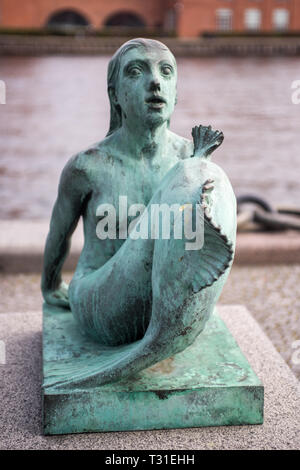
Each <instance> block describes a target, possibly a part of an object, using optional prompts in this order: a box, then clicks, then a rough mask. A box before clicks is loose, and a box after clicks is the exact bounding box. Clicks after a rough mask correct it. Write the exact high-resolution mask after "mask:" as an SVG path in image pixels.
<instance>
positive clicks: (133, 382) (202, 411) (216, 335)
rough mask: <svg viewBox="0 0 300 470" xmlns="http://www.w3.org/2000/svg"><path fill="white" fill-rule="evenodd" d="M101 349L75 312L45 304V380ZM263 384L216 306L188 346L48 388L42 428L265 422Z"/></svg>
mask: <svg viewBox="0 0 300 470" xmlns="http://www.w3.org/2000/svg"><path fill="white" fill-rule="evenodd" d="M99 354H101V348H99V346H98V345H97V343H95V342H92V341H90V340H89V339H87V338H85V337H83V336H81V334H80V333H79V331H78V329H77V325H76V324H75V321H74V319H73V316H72V314H71V313H68V312H67V313H66V312H65V311H63V310H60V309H55V308H49V306H45V307H44V313H43V370H44V383H49V377H50V375H51V374H52V373H53V370H54V368H55V369H57V370H59V368H60V367H63V369H64V370H66V368H67V369H68V368H71V369H72V368H74V370H76V371H79V368H81V367H88V365H89V363H90V362H91V361H92V362H93V363H94V362H95V358H97V356H98V355H99ZM263 403H264V388H263V385H262V383H261V382H260V380H259V379H258V378H257V376H256V375H255V373H254V372H253V370H252V368H251V366H250V365H249V363H248V361H247V360H246V358H245V357H244V355H243V354H242V352H241V350H240V348H239V347H238V345H237V343H236V342H235V340H234V338H233V336H232V335H231V333H230V332H229V330H228V328H227V327H226V325H225V324H224V322H223V321H222V320H221V318H220V317H219V316H218V314H217V313H216V312H215V313H214V315H212V317H211V318H210V320H209V321H208V323H207V325H206V327H205V330H204V331H203V333H202V334H201V335H200V336H199V337H198V338H197V340H196V341H195V343H194V344H193V345H192V346H190V347H189V348H188V349H186V350H185V351H183V352H182V353H180V354H177V355H176V356H174V357H171V358H169V359H166V360H164V361H162V362H160V363H158V364H156V365H155V366H153V367H151V368H149V369H146V370H144V371H142V372H141V373H139V374H137V375H135V376H134V377H132V378H131V379H130V380H129V379H127V380H122V381H120V382H117V383H114V384H107V385H104V386H100V387H94V388H87V389H85V388H78V389H75V390H72V391H69V390H68V391H67V390H66V391H63V390H62V391H59V392H58V391H57V390H55V388H51V387H48V388H46V390H45V391H44V393H43V414H44V433H45V434H67V433H82V432H95V431H128V430H130V431H131V430H147V429H148V430H149V429H168V428H190V427H201V426H223V425H244V424H261V423H262V422H263Z"/></svg>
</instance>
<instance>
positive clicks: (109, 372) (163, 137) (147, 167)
mask: <svg viewBox="0 0 300 470" xmlns="http://www.w3.org/2000/svg"><path fill="white" fill-rule="evenodd" d="M176 83H177V66H176V61H175V58H174V56H173V54H172V53H171V51H170V50H169V49H168V48H167V47H166V46H165V45H164V44H162V43H161V42H159V41H156V40H150V39H134V40H130V41H128V42H126V43H125V44H123V45H122V46H121V47H120V49H119V50H118V51H117V52H116V53H115V54H114V56H113V57H112V59H111V61H110V63H109V67H108V94H109V100H110V107H111V119H110V129H109V132H108V134H107V136H106V137H105V139H104V140H102V141H101V142H99V143H97V144H95V145H93V146H91V147H90V148H88V149H87V150H85V151H83V152H80V153H78V154H77V155H75V156H74V157H73V158H71V160H69V162H68V163H67V165H66V166H65V168H64V170H63V172H62V175H61V179H60V183H59V189H58V196H57V200H56V202H55V205H54V208H53V213H52V217H51V223H50V230H49V234H48V237H47V242H46V247H45V255H44V268H43V274H42V292H43V296H44V299H45V302H46V303H47V304H50V305H54V306H57V307H62V308H65V309H71V311H72V314H73V316H74V318H75V319H76V322H77V324H78V328H80V329H81V331H82V333H83V334H84V335H88V336H90V338H91V339H92V340H93V341H96V342H97V343H98V344H99V356H98V357H97V358H92V359H91V360H90V362H89V363H88V364H87V363H86V362H85V364H82V365H81V363H80V358H79V360H78V365H77V367H76V370H73V369H68V368H66V370H65V371H64V373H62V372H61V369H60V371H55V370H54V371H53V374H52V375H51V377H50V378H48V381H47V383H45V384H44V387H45V388H47V387H55V388H56V389H61V390H64V389H76V388H81V387H91V386H100V385H103V384H106V383H109V382H114V381H118V380H121V379H124V378H125V379H126V378H128V377H131V376H132V375H134V374H136V373H138V372H139V371H141V370H143V369H145V368H148V367H150V366H152V365H153V364H155V363H157V362H159V361H161V360H163V359H166V358H168V357H170V356H172V355H174V354H177V353H179V352H181V351H183V350H184V349H185V348H187V347H188V346H189V345H191V344H192V343H193V341H194V340H195V338H196V337H197V336H198V335H199V334H200V333H201V331H202V330H203V328H204V326H205V323H206V321H207V320H208V318H209V317H210V315H211V313H212V312H213V310H214V307H215V305H216V302H217V301H218V298H219V296H220V293H221V290H222V288H223V286H224V283H225V282H226V279H227V276H228V274H229V271H230V267H231V264H232V261H233V256H234V249H235V236H236V200H235V196H234V193H233V190H232V187H231V184H230V182H229V180H228V178H227V176H226V175H225V173H224V172H223V171H222V169H221V168H220V167H219V166H217V165H216V164H214V163H212V162H211V161H210V155H211V153H212V152H213V151H214V150H215V149H216V148H217V147H218V146H219V145H220V144H221V143H222V141H223V134H222V132H219V131H213V130H212V129H211V127H205V126H196V127H194V129H193V131H192V135H193V142H192V141H189V140H187V139H185V138H183V137H180V136H178V135H176V134H175V133H173V132H171V131H170V130H169V124H170V118H171V115H172V112H173V110H174V107H175V105H176V101H177V92H176ZM125 196H126V200H127V202H128V205H129V206H130V207H132V206H136V205H141V207H144V208H145V209H144V210H140V213H139V217H138V218H137V219H136V221H135V224H133V225H132V222H133V220H132V215H131V216H130V214H129V215H128V216H127V218H126V220H124V217H123V216H122V215H121V213H120V210H119V201H120V197H125ZM106 205H109V207H114V208H116V209H115V219H116V229H115V231H114V232H113V233H109V230H108V231H107V236H105V234H104V236H103V233H102V235H101V236H100V237H99V230H97V227H98V228H99V223H100V225H101V224H102V225H101V226H102V227H103V226H104V225H105V223H106V222H107V221H108V217H107V216H106V215H105V214H106V213H105V212H101V211H99V207H106ZM172 205H175V206H176V207H177V208H179V209H178V214H179V215H182V216H183V215H184V214H185V213H186V212H188V211H186V208H187V206H188V207H189V208H191V210H190V212H189V215H190V221H191V223H192V224H194V222H195V220H196V219H195V217H196V215H197V211H198V213H200V219H199V220H201V222H202V223H201V224H200V225H199V227H198V229H197V230H198V231H199V230H202V235H203V240H202V244H201V247H196V248H195V247H192V248H191V249H187V241H188V240H187V238H186V237H185V236H182V237H181V238H179V237H177V236H176V234H175V229H176V227H175V225H176V224H175V223H174V220H175V215H174V219H173V222H172V223H170V236H169V237H164V236H162V234H161V232H160V231H158V233H156V236H155V237H152V236H150V235H151V233H152V232H151V233H150V228H149V224H148V225H147V223H146V222H147V218H148V217H149V213H150V212H151V208H152V207H154V206H155V207H157V206H159V207H162V206H163V207H173V206H172ZM175 206H174V207H175ZM107 207H108V206H107ZM139 207H140V206H139ZM178 214H177V216H178ZM81 216H82V219H83V224H84V246H83V249H82V252H81V255H80V258H79V261H78V265H77V268H76V271H75V274H74V276H73V279H72V281H71V283H70V286H69V287H68V286H67V285H66V284H65V283H64V282H63V281H62V277H61V271H62V266H63V263H64V260H65V258H66V256H67V254H68V251H69V246H70V240H71V236H72V233H73V232H74V230H75V228H76V225H77V223H78V220H79V218H80V217H81ZM177 216H176V217H177ZM187 219H188V217H187ZM176 220H180V223H181V224H182V230H183V232H182V233H185V232H184V227H183V225H184V220H185V218H184V217H182V218H181V219H178V217H177V219H176ZM130 225H131V226H132V229H131V232H130V235H132V234H133V235H135V236H127V237H125V236H123V235H124V234H123V232H124V228H125V232H126V230H127V229H128V227H129V226H130ZM177 226H178V224H177ZM141 227H148V229H149V233H146V235H149V236H141V233H139V231H140V232H141ZM177 228H178V227H177ZM146 230H147V228H146ZM144 232H145V230H144ZM194 233H196V231H195V232H194ZM108 235H111V236H108ZM144 235H145V233H144Z"/></svg>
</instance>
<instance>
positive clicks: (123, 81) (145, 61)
mask: <svg viewBox="0 0 300 470" xmlns="http://www.w3.org/2000/svg"><path fill="white" fill-rule="evenodd" d="M176 82H177V67H176V62H175V59H174V57H173V56H172V54H171V53H170V52H169V51H167V50H166V51H164V50H163V49H159V48H157V49H155V48H149V49H145V48H143V47H139V48H134V49H130V50H129V51H127V52H126V53H125V54H124V56H123V57H122V59H121V64H120V74H119V80H118V84H117V89H116V90H115V95H116V96H115V98H116V100H117V103H118V104H119V106H120V107H121V109H122V120H126V119H127V120H130V121H131V124H134V123H135V122H140V121H141V120H142V122H144V123H145V124H146V125H149V127H152V126H156V125H160V124H162V123H163V122H165V121H168V120H169V119H170V117H171V114H172V112H173V111H174V106H175V101H176Z"/></svg>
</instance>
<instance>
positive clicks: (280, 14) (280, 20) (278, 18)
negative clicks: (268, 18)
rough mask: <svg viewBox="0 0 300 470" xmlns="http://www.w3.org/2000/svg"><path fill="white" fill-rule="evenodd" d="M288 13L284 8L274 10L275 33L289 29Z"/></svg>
mask: <svg viewBox="0 0 300 470" xmlns="http://www.w3.org/2000/svg"><path fill="white" fill-rule="evenodd" d="M289 24H290V12H289V10H287V9H286V8H275V10H273V28H274V29H276V30H277V31H286V30H287V29H289Z"/></svg>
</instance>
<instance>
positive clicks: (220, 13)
mask: <svg viewBox="0 0 300 470" xmlns="http://www.w3.org/2000/svg"><path fill="white" fill-rule="evenodd" d="M216 13H217V30H218V31H230V30H231V29H232V10H230V8H219V9H218V10H217V12H216Z"/></svg>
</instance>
